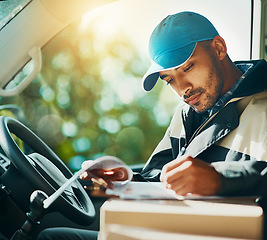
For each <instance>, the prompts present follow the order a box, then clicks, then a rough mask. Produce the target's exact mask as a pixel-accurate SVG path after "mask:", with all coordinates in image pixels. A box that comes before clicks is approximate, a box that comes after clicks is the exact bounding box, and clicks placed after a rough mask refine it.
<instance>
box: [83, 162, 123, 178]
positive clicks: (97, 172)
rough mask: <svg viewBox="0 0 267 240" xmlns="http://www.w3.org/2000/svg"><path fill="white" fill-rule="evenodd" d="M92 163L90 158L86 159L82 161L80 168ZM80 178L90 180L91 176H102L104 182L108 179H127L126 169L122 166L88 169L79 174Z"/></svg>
mask: <svg viewBox="0 0 267 240" xmlns="http://www.w3.org/2000/svg"><path fill="white" fill-rule="evenodd" d="M91 165H92V160H87V161H85V162H83V164H82V169H87V168H88V167H89V166H91ZM80 178H81V179H82V180H90V179H91V178H96V179H98V178H102V179H104V180H105V181H106V182H110V181H125V180H127V179H128V173H127V170H126V169H125V168H123V167H119V168H113V169H101V168H98V169H92V170H89V171H85V172H84V173H83V174H81V175H80Z"/></svg>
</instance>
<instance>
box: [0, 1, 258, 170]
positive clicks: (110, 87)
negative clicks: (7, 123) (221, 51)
mask: <svg viewBox="0 0 267 240" xmlns="http://www.w3.org/2000/svg"><path fill="white" fill-rule="evenodd" d="M203 2H205V3H203ZM250 3H251V1H250V0H240V1H232V0H225V1H224V3H223V5H222V6H220V7H218V5H217V4H218V3H217V2H216V1H214V0H205V1H199V0H191V1H178V0H175V1H172V0H169V1H155V0H153V1H150V0H147V1H143V0H140V1H139V0H134V1H133V0H126V1H118V2H116V3H114V4H110V5H108V6H106V7H104V8H100V9H98V10H96V11H93V12H91V13H89V14H88V15H85V16H83V17H82V18H81V19H80V20H78V21H76V22H74V23H73V24H71V25H70V26H69V27H68V28H66V29H65V30H63V31H62V32H61V33H60V34H59V35H57V36H56V37H55V38H53V39H52V40H51V41H50V42H48V43H47V44H46V45H45V47H43V48H42V58H43V66H42V70H41V73H40V74H39V75H38V77H37V78H36V79H35V80H34V81H33V82H32V83H31V84H30V85H29V86H28V87H27V88H26V89H25V90H24V91H23V92H22V94H20V95H19V96H16V97H2V98H1V104H6V103H16V104H17V105H18V106H20V107H21V108H22V109H23V110H24V112H25V115H26V117H27V120H28V122H29V126H30V127H31V129H32V130H33V131H34V132H35V133H37V135H38V136H40V137H41V138H42V139H43V140H44V141H45V142H46V143H47V144H48V145H49V146H51V147H52V148H53V149H54V150H55V151H56V153H57V154H58V155H59V156H60V157H61V159H62V160H63V161H64V162H66V163H67V164H68V166H69V167H70V168H71V169H72V170H77V169H79V168H80V166H81V163H82V162H83V161H84V160H86V159H95V158H97V157H99V156H101V155H114V156H117V157H119V158H121V159H122V160H123V161H125V162H126V163H128V164H135V163H143V162H145V161H146V160H147V159H148V158H149V156H150V154H151V153H152V151H153V149H154V148H155V147H156V145H157V143H158V142H159V141H160V139H161V138H162V137H163V135H164V133H165V131H166V128H167V126H168V124H169V122H170V120H171V117H172V114H173V113H174V111H175V109H176V107H177V105H178V104H179V99H178V98H177V96H176V95H175V94H174V93H173V92H172V90H171V89H170V88H169V87H168V86H166V85H164V83H163V81H159V83H157V85H156V87H155V89H153V91H151V92H149V93H146V92H144V91H143V89H142V87H141V78H142V76H143V74H144V73H145V72H146V70H147V68H148V67H149V65H150V60H149V57H148V51H147V46H148V39H149V35H150V33H151V31H152V30H153V28H154V27H155V25H156V24H157V23H158V22H159V21H160V20H161V19H162V18H163V17H165V16H166V15H168V14H172V13H176V12H178V11H184V10H189V11H196V12H199V13H202V14H203V15H205V16H207V17H208V18H209V19H210V20H211V21H212V22H213V23H214V25H215V26H216V27H217V29H218V31H219V33H220V34H221V35H222V36H223V37H225V39H226V43H227V45H228V52H229V55H230V57H231V58H232V59H233V60H248V59H249V58H250V31H251V26H250V23H251V21H250V13H251V12H250V9H251V5H250ZM0 4H2V2H1V3H0ZM203 6H204V7H203ZM236 9H239V11H236ZM240 19H242V21H241V20H240ZM256 30H257V29H255V31H256ZM256 53H257V51H255V56H254V57H255V58H257V57H258V56H257V54H256ZM23 71H24V72H25V73H27V68H25V69H24V70H23Z"/></svg>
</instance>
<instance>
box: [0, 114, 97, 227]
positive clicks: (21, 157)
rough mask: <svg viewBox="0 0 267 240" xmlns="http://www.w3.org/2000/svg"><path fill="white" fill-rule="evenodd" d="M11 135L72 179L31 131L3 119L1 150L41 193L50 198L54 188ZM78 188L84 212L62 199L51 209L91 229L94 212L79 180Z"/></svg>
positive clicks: (44, 144)
mask: <svg viewBox="0 0 267 240" xmlns="http://www.w3.org/2000/svg"><path fill="white" fill-rule="evenodd" d="M11 133H13V134H15V135H16V136H17V137H18V138H19V139H21V140H22V141H23V142H24V143H26V144H27V145H28V146H29V147H31V148H32V149H33V151H34V152H36V153H39V154H40V155H42V156H44V157H45V158H47V159H49V161H50V162H52V163H53V164H54V165H55V166H56V167H57V168H58V170H59V171H61V173H62V174H63V175H64V176H65V177H66V178H67V179H69V178H70V177H71V176H72V175H73V174H72V172H71V171H70V170H69V169H68V168H67V166H66V165H65V164H64V163H63V161H62V160H61V159H60V158H59V157H58V156H57V155H56V154H55V153H54V152H53V151H52V150H51V149H50V148H49V147H48V146H47V144H46V143H45V142H43V141H42V140H41V139H40V138H39V137H38V136H37V135H36V134H35V133H34V132H32V131H31V130H30V129H29V128H28V127H26V126H25V125H23V124H22V123H20V122H19V121H17V120H16V119H13V118H11V117H7V116H1V117H0V146H1V147H2V149H3V151H4V153H5V154H6V156H7V157H8V158H9V159H10V161H11V162H12V163H13V165H14V166H15V167H16V168H17V169H18V170H19V172H20V173H21V175H22V176H23V177H24V178H25V179H27V180H28V182H30V183H31V184H32V185H34V187H36V188H37V189H38V190H42V191H44V192H45V193H46V194H48V196H50V195H51V194H52V193H54V191H55V189H54V187H53V186H52V185H51V184H50V183H49V181H48V180H47V179H45V177H44V176H42V175H41V174H40V173H39V172H38V171H37V170H36V168H35V167H34V166H33V165H32V163H31V161H30V160H29V158H28V157H27V156H26V155H25V154H24V153H23V152H22V151H21V150H20V148H19V147H18V145H17V144H16V142H15V140H14V139H13V137H12V135H11ZM74 184H75V186H77V189H78V191H76V193H75V196H76V194H77V196H76V198H77V199H78V201H79V203H80V204H81V208H79V207H77V206H75V205H74V204H72V203H71V202H70V201H68V200H67V199H66V198H64V197H63V196H62V195H61V196H60V197H59V198H58V199H57V200H56V201H55V202H54V203H53V204H52V205H51V209H53V210H58V211H59V212H61V213H62V214H63V215H64V216H65V217H67V218H69V219H70V220H72V221H74V222H76V223H77V224H80V225H88V224H90V223H92V222H93V220H94V219H95V208H94V205H93V203H92V201H91V199H90V198H89V196H88V194H87V193H86V191H85V190H84V188H83V187H82V185H81V184H80V183H79V182H78V180H76V181H75V182H74ZM58 187H60V186H58Z"/></svg>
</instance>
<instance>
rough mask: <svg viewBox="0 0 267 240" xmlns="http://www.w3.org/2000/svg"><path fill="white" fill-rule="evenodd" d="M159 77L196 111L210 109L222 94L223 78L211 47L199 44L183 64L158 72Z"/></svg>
mask: <svg viewBox="0 0 267 240" xmlns="http://www.w3.org/2000/svg"><path fill="white" fill-rule="evenodd" d="M160 78H161V79H163V80H164V81H166V82H167V83H169V84H170V86H171V87H172V88H173V90H174V91H175V92H176V93H177V94H178V95H179V96H180V97H181V98H182V100H183V101H184V102H186V103H187V104H189V105H190V106H191V107H192V108H194V110H195V111H196V112H204V111H206V110H208V109H210V108H211V107H212V106H213V105H214V104H215V102H216V101H217V99H218V98H219V97H220V96H221V95H222V89H223V84H224V80H223V74H222V71H221V68H220V64H219V61H218V59H217V58H216V56H215V53H214V52H212V49H210V50H207V49H206V48H203V47H202V46H201V45H200V44H197V46H196V48H195V51H194V53H193V54H192V56H191V57H190V58H189V59H188V60H187V61H186V62H185V63H184V64H183V65H181V66H180V67H179V68H176V69H171V70H166V71H162V72H160Z"/></svg>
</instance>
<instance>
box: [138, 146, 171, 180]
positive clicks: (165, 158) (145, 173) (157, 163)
mask: <svg viewBox="0 0 267 240" xmlns="http://www.w3.org/2000/svg"><path fill="white" fill-rule="evenodd" d="M172 160H173V155H172V150H171V149H167V150H163V151H160V152H158V153H156V154H155V155H153V156H152V157H151V158H150V159H149V160H148V162H147V163H146V165H145V166H144V168H143V169H142V171H141V173H140V175H141V176H142V177H143V178H144V179H145V180H147V181H150V182H158V181H159V177H160V173H161V169H162V167H163V166H164V165H165V164H166V163H168V162H170V161H172Z"/></svg>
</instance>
